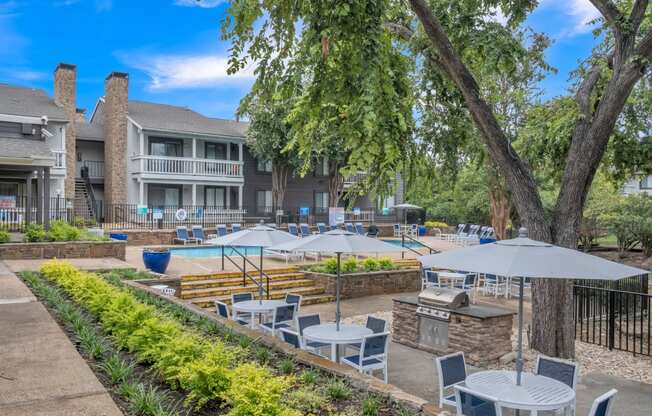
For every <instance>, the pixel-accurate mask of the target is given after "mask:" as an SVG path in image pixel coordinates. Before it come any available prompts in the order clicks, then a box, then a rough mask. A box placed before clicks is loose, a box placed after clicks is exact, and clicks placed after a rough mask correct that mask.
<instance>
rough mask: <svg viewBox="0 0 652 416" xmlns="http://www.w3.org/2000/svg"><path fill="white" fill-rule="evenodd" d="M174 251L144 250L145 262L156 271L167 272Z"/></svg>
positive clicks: (146, 265) (148, 267)
mask: <svg viewBox="0 0 652 416" xmlns="http://www.w3.org/2000/svg"><path fill="white" fill-rule="evenodd" d="M171 256H172V253H170V251H169V250H166V251H150V250H143V263H145V267H146V268H147V269H149V270H151V271H153V272H154V273H161V274H162V273H165V270H166V269H167V268H168V264H170V257H171Z"/></svg>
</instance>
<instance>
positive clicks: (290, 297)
mask: <svg viewBox="0 0 652 416" xmlns="http://www.w3.org/2000/svg"><path fill="white" fill-rule="evenodd" d="M285 303H288V304H292V305H294V306H295V311H296V313H299V311H300V310H301V295H295V294H294V293H286V294H285Z"/></svg>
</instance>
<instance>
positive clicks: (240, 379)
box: [226, 363, 300, 416]
mask: <svg viewBox="0 0 652 416" xmlns="http://www.w3.org/2000/svg"><path fill="white" fill-rule="evenodd" d="M290 387H292V378H290V377H274V376H273V375H272V374H271V373H270V371H269V370H268V369H266V368H264V367H259V366H257V365H255V364H252V363H246V364H242V365H240V366H239V367H237V368H236V369H235V370H233V373H232V374H231V385H230V386H229V389H228V391H227V392H226V401H227V403H228V404H229V405H230V406H231V411H230V412H229V416H300V413H299V412H297V411H296V410H293V409H289V408H288V407H286V406H285V405H283V404H282V403H281V402H282V400H281V399H282V396H283V392H285V391H287V390H288V389H290Z"/></svg>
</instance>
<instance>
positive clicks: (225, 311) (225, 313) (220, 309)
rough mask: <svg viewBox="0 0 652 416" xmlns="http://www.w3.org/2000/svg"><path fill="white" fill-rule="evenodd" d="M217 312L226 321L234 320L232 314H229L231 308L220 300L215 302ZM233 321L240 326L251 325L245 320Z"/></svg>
mask: <svg viewBox="0 0 652 416" xmlns="http://www.w3.org/2000/svg"><path fill="white" fill-rule="evenodd" d="M215 312H216V313H217V314H218V315H219V316H221V317H222V318H224V319H232V317H231V314H230V313H229V306H228V305H227V304H226V303H224V302H220V301H219V300H216V301H215ZM233 320H234V321H236V322H237V323H239V324H240V325H249V322H247V321H245V320H243V319H233Z"/></svg>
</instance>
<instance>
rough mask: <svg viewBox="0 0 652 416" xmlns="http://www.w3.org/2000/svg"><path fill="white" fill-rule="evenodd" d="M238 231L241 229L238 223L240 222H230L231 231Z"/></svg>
mask: <svg viewBox="0 0 652 416" xmlns="http://www.w3.org/2000/svg"><path fill="white" fill-rule="evenodd" d="M238 231H242V225H240V224H231V232H232V233H237V232H238Z"/></svg>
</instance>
